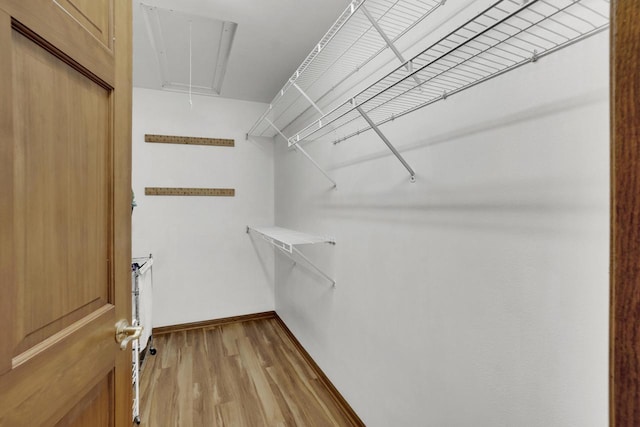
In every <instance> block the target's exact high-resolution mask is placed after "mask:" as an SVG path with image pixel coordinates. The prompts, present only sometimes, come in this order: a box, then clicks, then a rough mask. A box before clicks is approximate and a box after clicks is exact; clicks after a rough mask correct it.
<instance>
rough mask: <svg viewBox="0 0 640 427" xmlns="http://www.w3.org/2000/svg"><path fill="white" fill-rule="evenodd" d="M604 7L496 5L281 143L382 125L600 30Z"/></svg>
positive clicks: (515, 0)
mask: <svg viewBox="0 0 640 427" xmlns="http://www.w3.org/2000/svg"><path fill="white" fill-rule="evenodd" d="M609 7H610V4H609V0H529V1H526V0H525V1H522V0H500V1H497V2H496V3H494V4H492V5H491V6H490V7H488V8H487V9H485V10H484V11H483V12H481V13H480V14H478V15H477V16H475V17H474V18H473V19H471V20H470V21H468V22H466V23H465V24H463V25H462V26H460V27H458V28H457V29H455V30H454V31H452V32H451V33H449V34H448V35H446V36H445V37H443V38H442V39H440V40H439V41H438V42H436V43H435V44H433V45H432V46H430V47H429V48H427V49H425V50H424V51H422V52H421V53H419V54H418V55H416V56H415V57H413V58H412V59H410V60H409V61H407V63H406V64H403V65H402V66H400V67H398V68H396V69H395V70H394V71H392V72H391V73H389V74H387V75H386V76H384V77H382V78H381V79H380V80H378V81H377V82H375V83H374V84H372V85H371V86H369V87H368V88H366V89H364V90H363V91H361V92H360V93H358V94H357V95H355V96H354V97H352V98H350V99H348V100H346V101H344V102H343V103H342V104H340V105H338V106H337V107H336V108H334V109H333V110H331V111H330V112H328V113H326V114H324V115H323V116H322V117H320V118H318V119H317V120H315V121H313V122H312V123H310V124H309V125H308V126H306V127H305V128H304V129H302V130H301V131H299V132H298V133H296V134H295V135H293V136H292V137H290V138H289V145H293V144H297V143H298V142H300V141H303V140H305V141H313V140H317V139H321V138H325V137H326V139H330V140H332V141H333V142H334V143H339V142H342V141H344V140H346V139H348V138H351V137H353V136H355V135H358V134H360V133H362V132H365V131H367V130H369V129H371V128H372V124H373V125H374V126H379V125H382V124H384V123H387V122H389V121H391V120H394V119H396V118H398V117H401V116H403V115H405V114H408V113H411V112H413V111H415V110H417V109H419V108H422V107H425V106H427V105H429V104H432V103H434V102H437V101H440V100H444V99H446V98H447V97H448V96H451V95H454V94H456V93H458V92H461V91H463V90H465V89H468V88H470V87H473V86H475V85H477V84H479V83H482V82H485V81H487V80H490V79H492V78H494V77H497V76H499V75H501V74H504V73H506V72H508V71H511V70H513V69H515V68H518V67H520V66H522V65H525V64H528V63H530V62H535V61H537V60H538V59H539V58H541V57H543V56H546V55H548V54H551V53H553V52H556V51H558V50H560V49H562V48H564V47H566V46H569V45H571V44H573V43H576V42H578V41H580V40H583V39H585V38H587V37H589V36H592V35H594V34H597V33H599V32H601V31H604V30H606V29H607V28H608V27H609ZM408 69H409V70H412V71H410V72H408V71H407V70H408ZM362 112H364V113H365V114H364V115H363V114H362ZM365 115H366V116H368V117H365ZM367 118H369V120H367ZM376 131H377V130H376Z"/></svg>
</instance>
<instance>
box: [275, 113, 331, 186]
mask: <svg viewBox="0 0 640 427" xmlns="http://www.w3.org/2000/svg"><path fill="white" fill-rule="evenodd" d="M264 120H265V121H266V122H267V123H269V126H271V127H272V128H273V129H275V131H276V132H278V134H279V135H280V136H281V137H283V138H284V140H285V141H289V138H287V136H286V135H285V134H284V133H282V131H280V129H279V128H278V127H277V126H276V125H274V124H273V122H272V121H271V120H269V119H267V118H265V119H264ZM292 146H293V148H294V149H296V150H300V152H301V153H302V154H303V155H304V156H305V157H306V158H307V159H308V160H309V161H310V162H311V163H312V164H313V166H315V167H316V168H317V169H318V170H319V171H320V172H322V174H323V175H324V176H325V178H327V179H328V180H329V181H331V183H332V184H333V188H337V187H338V184H336V182H335V181H334V180H333V179H332V178H331V177H330V176H329V174H328V173H327V171H325V170H324V169H323V168H322V166H320V165H319V164H318V162H316V161H315V160H313V157H311V156H310V155H309V153H307V152H306V151H305V150H304V149H303V148H302V147H300V146H299V145H298V143H297V142H296V143H295V144H293V145H292Z"/></svg>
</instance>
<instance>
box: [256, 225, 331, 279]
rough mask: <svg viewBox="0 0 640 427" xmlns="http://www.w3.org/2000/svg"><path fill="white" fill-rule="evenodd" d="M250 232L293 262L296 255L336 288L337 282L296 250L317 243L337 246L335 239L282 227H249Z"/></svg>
mask: <svg viewBox="0 0 640 427" xmlns="http://www.w3.org/2000/svg"><path fill="white" fill-rule="evenodd" d="M250 232H253V233H255V234H257V235H258V236H260V237H261V238H263V239H264V240H266V241H267V242H269V243H271V245H273V246H274V247H275V248H277V249H279V250H280V251H281V252H282V253H283V254H285V255H286V256H287V257H289V258H291V259H292V260H293V261H297V259H296V258H294V257H293V254H296V255H297V256H298V258H300V259H302V260H303V261H305V262H306V263H307V264H309V265H310V266H311V267H312V268H313V269H314V270H316V271H317V272H318V273H320V274H321V275H322V276H323V277H325V278H326V279H327V280H329V281H330V282H331V283H332V284H333V285H334V286H335V284H336V281H335V280H333V279H332V278H331V277H330V276H329V275H327V274H326V273H325V272H324V271H322V270H321V269H320V268H319V267H317V266H316V265H315V264H314V263H313V262H312V261H311V260H310V259H309V258H307V257H306V256H305V255H304V254H303V253H302V252H300V251H299V250H298V249H297V248H296V246H297V245H312V244H316V243H329V244H331V245H335V244H336V242H335V240H334V239H332V238H329V237H325V236H317V235H313V234H307V233H301V232H299V231H294V230H289V229H287V228H281V227H252V226H247V233H250Z"/></svg>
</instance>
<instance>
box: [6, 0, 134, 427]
mask: <svg viewBox="0 0 640 427" xmlns="http://www.w3.org/2000/svg"><path fill="white" fill-rule="evenodd" d="M130 104H131V3H130V2H129V1H127V0H55V1H54V0H0V284H1V286H0V425H1V426H10V427H19V426H47V425H61V426H62V425H64V426H68V425H71V426H92V427H93V426H96V427H99V426H114V425H118V426H120V425H127V424H128V425H131V351H130V350H129V351H121V350H120V349H119V346H118V344H116V342H115V340H114V333H115V330H114V325H115V323H116V321H117V320H119V319H121V318H126V319H129V320H130V319H131V309H130V307H131V293H130V287H131V276H130V262H131V260H130V256H131V254H130V234H131V230H130V224H131V216H130V215H131V213H130V202H131V182H130V175H131V174H130V169H131V154H130V153H131V151H130V144H131V136H130V135H131V105H130Z"/></svg>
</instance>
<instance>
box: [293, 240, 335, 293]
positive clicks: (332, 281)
mask: <svg viewBox="0 0 640 427" xmlns="http://www.w3.org/2000/svg"><path fill="white" fill-rule="evenodd" d="M292 249H293V252H295V253H296V254H297V255H298V256H299V257H300V258H302V259H303V260H304V261H305V262H306V263H307V264H309V265H310V266H311V267H312V268H313V269H314V270H315V271H317V272H318V273H319V274H320V275H321V276H322V277H324V278H325V279H327V280H328V281H330V282H331V284H332V285H333V287H335V286H336V281H335V280H333V279H332V278H331V277H330V276H329V275H327V274H326V273H325V272H324V271H322V270H321V269H320V268H319V267H318V266H317V265H315V264H314V263H313V262H311V260H310V259H309V258H307V257H306V256H305V255H304V254H303V253H302V252H300V251H299V250H298V249H296V248H292ZM292 260H293V258H292ZM293 261H294V262H295V260H293Z"/></svg>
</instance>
